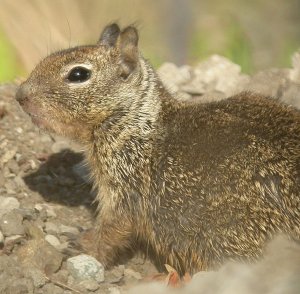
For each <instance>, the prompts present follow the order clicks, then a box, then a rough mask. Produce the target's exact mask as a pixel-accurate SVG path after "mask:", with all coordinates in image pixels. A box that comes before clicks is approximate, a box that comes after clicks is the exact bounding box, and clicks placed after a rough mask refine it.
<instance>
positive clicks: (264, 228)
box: [17, 24, 300, 274]
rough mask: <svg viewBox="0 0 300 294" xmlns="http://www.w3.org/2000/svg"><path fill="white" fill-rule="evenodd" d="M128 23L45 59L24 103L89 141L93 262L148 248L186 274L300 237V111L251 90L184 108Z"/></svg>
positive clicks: (36, 117) (41, 118) (39, 120)
mask: <svg viewBox="0 0 300 294" xmlns="http://www.w3.org/2000/svg"><path fill="white" fill-rule="evenodd" d="M137 44H138V35H137V31H136V29H135V28H134V27H132V26H130V27H127V28H125V29H124V30H123V31H120V29H119V27H118V26H117V25H116V24H112V25H109V26H107V27H106V28H105V29H104V31H103V33H102V35H101V37H100V40H99V42H98V44H96V45H93V46H82V47H76V48H72V49H68V50H65V51H60V52H58V53H55V54H52V55H50V56H49V57H47V58H45V59H44V60H43V61H42V62H41V63H40V64H39V65H38V66H37V67H36V69H35V70H34V71H33V72H32V74H31V75H30V77H29V78H28V80H27V81H26V82H25V83H23V84H22V85H21V87H20V89H19V91H18V93H17V99H18V101H19V102H20V104H21V105H22V107H23V109H24V110H25V111H26V112H27V113H28V114H29V115H31V117H32V120H33V122H34V123H36V124H37V125H38V126H40V127H41V128H43V129H46V130H48V131H52V132H56V133H59V134H62V135H66V136H68V137H70V138H72V139H75V140H77V141H79V142H81V143H82V144H83V146H84V147H85V150H86V159H87V162H88V164H89V166H90V168H91V176H92V178H93V181H94V186H95V188H96V189H97V191H98V197H97V200H98V201H99V213H98V216H97V219H96V223H95V224H96V225H95V228H96V229H95V233H94V235H93V237H94V240H95V241H94V242H92V244H94V245H95V252H96V253H95V254H96V255H97V257H98V258H99V260H100V261H101V262H103V263H104V264H105V265H107V266H109V265H111V264H114V263H117V262H118V260H119V258H121V256H122V255H123V254H124V253H126V254H127V253H128V252H136V251H137V250H141V251H143V252H144V253H145V254H146V255H149V256H150V257H151V258H152V260H153V261H154V262H155V263H156V264H157V265H158V266H160V267H162V265H163V264H165V263H167V264H169V265H171V266H173V267H174V268H176V269H177V270H178V271H179V272H180V273H182V274H183V273H185V272H190V273H193V272H196V271H199V270H206V269H210V268H214V267H217V266H219V265H220V264H221V263H223V262H224V261H225V260H227V259H247V260H249V259H250V260H251V259H253V258H256V257H258V256H259V255H260V254H261V252H262V250H263V248H264V244H265V243H266V241H267V240H269V239H271V238H272V237H273V236H274V235H276V234H277V233H287V234H288V235H290V236H291V237H293V238H296V239H300V195H299V192H300V113H299V112H298V111H297V110H295V109H294V108H292V107H289V106H286V105H282V104H280V103H278V102H277V101H275V100H272V99H270V98H267V97H262V96H260V95H256V94H253V93H248V92H244V93H241V94H239V95H236V96H234V97H231V98H228V99H226V100H222V101H219V102H212V103H207V104H197V105H194V104H191V103H183V102H178V101H177V100H175V99H174V98H173V97H171V95H170V94H169V93H168V91H167V90H166V89H164V87H163V86H162V84H161V82H160V80H159V79H158V77H157V75H156V73H155V71H154V70H153V68H152V67H151V66H150V65H149V63H148V62H147V61H146V60H145V59H144V58H143V57H142V56H141V55H140V53H139V51H138V47H137Z"/></svg>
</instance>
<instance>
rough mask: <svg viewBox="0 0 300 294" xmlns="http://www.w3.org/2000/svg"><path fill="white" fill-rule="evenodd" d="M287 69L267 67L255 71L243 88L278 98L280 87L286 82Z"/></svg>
mask: <svg viewBox="0 0 300 294" xmlns="http://www.w3.org/2000/svg"><path fill="white" fill-rule="evenodd" d="M288 73H289V70H287V69H268V70H264V71H260V72H258V73H256V74H255V75H254V76H253V77H252V78H251V79H250V81H249V82H248V83H247V84H246V85H245V87H244V89H245V90H250V91H254V92H256V93H259V94H262V95H265V96H271V97H274V98H279V96H280V88H281V87H282V86H283V85H285V84H286V83H287V76H288Z"/></svg>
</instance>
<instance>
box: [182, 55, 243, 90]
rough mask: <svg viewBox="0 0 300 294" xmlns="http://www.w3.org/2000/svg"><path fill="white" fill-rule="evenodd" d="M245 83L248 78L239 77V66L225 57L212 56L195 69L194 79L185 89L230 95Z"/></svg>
mask: <svg viewBox="0 0 300 294" xmlns="http://www.w3.org/2000/svg"><path fill="white" fill-rule="evenodd" d="M247 81H248V77H247V76H246V75H241V67H240V66H239V65H237V64H235V63H233V62H231V61H230V60H229V59H227V58H225V57H222V56H219V55H212V56H211V57H209V58H208V59H207V60H205V61H203V62H201V63H199V64H198V65H197V66H196V67H195V69H194V78H193V79H192V81H191V82H190V83H188V84H187V85H186V87H188V88H190V89H194V92H195V93H205V92H207V91H212V90H215V91H220V92H222V93H225V94H226V95H230V94H232V93H233V92H234V91H235V90H236V88H237V87H238V86H239V87H240V85H241V84H242V83H243V84H244V83H246V82H247Z"/></svg>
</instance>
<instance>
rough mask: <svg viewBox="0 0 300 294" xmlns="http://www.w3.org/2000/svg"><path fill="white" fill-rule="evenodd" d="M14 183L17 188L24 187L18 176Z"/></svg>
mask: <svg viewBox="0 0 300 294" xmlns="http://www.w3.org/2000/svg"><path fill="white" fill-rule="evenodd" d="M14 182H15V183H16V185H17V187H18V188H23V187H25V182H24V180H23V179H22V178H21V177H20V176H16V177H14Z"/></svg>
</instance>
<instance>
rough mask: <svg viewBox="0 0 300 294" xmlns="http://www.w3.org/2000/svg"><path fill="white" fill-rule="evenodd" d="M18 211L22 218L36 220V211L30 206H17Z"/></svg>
mask: <svg viewBox="0 0 300 294" xmlns="http://www.w3.org/2000/svg"><path fill="white" fill-rule="evenodd" d="M18 211H19V212H20V213H21V214H22V216H23V219H26V220H37V217H38V216H37V212H36V211H35V210H34V209H31V208H19V209H18Z"/></svg>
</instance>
